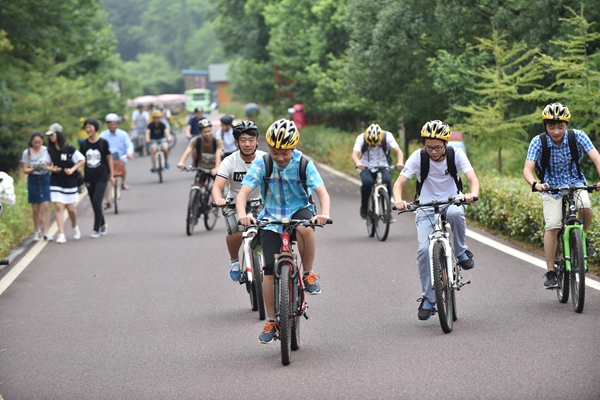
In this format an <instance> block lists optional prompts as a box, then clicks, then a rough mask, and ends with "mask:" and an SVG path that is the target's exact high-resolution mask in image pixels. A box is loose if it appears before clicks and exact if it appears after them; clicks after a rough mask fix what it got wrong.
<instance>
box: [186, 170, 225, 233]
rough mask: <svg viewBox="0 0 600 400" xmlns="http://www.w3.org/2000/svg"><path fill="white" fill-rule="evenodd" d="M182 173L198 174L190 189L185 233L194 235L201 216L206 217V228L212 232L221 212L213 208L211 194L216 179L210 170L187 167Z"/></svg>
mask: <svg viewBox="0 0 600 400" xmlns="http://www.w3.org/2000/svg"><path fill="white" fill-rule="evenodd" d="M182 171H195V172H196V177H195V178H194V184H193V185H192V187H191V189H190V197H189V201H188V208H187V218H186V220H185V232H186V233H187V235H188V236H191V235H192V233H194V227H195V226H196V225H197V224H198V219H199V218H200V216H203V217H204V227H205V228H206V230H209V231H210V230H212V229H213V228H214V227H215V224H216V223H217V218H219V210H218V209H217V208H213V207H212V203H213V199H212V195H211V193H210V192H211V190H212V185H213V182H214V178H213V177H212V175H211V174H210V169H204V168H196V167H192V166H187V167H185V168H184V169H182Z"/></svg>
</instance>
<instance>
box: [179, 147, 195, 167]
mask: <svg viewBox="0 0 600 400" xmlns="http://www.w3.org/2000/svg"><path fill="white" fill-rule="evenodd" d="M191 152H192V149H191V148H190V147H189V146H188V147H186V149H185V151H184V152H183V155H182V156H181V159H180V160H179V163H177V168H179V169H183V168H185V160H187V158H188V156H189V155H190V153H191Z"/></svg>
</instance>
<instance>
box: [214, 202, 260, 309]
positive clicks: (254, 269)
mask: <svg viewBox="0 0 600 400" xmlns="http://www.w3.org/2000/svg"><path fill="white" fill-rule="evenodd" d="M261 204H262V201H261V200H249V201H247V202H246V205H247V206H248V207H257V206H259V205H261ZM212 206H213V207H227V208H235V201H233V202H228V203H226V204H224V205H222V206H217V205H216V204H215V203H214V202H213V203H212ZM247 215H251V216H252V217H254V218H256V217H257V216H256V215H252V212H249V213H248V214H247ZM240 226H241V225H240ZM257 235H258V228H257V227H256V226H247V227H244V232H242V256H241V257H240V269H241V271H242V276H241V277H240V281H239V282H240V285H243V284H246V290H247V291H248V294H249V295H250V306H251V307H252V311H258V318H259V319H260V320H261V321H264V320H265V318H266V317H267V316H266V313H265V299H264V297H263V289H262V282H263V269H262V266H263V258H262V254H260V253H256V252H255V251H254V249H253V246H254V245H253V240H254V239H255V238H256V237H257Z"/></svg>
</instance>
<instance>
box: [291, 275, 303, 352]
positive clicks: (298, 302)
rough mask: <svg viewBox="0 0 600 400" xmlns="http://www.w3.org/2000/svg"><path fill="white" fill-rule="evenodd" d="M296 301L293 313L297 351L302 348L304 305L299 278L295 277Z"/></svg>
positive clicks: (293, 334)
mask: <svg viewBox="0 0 600 400" xmlns="http://www.w3.org/2000/svg"><path fill="white" fill-rule="evenodd" d="M294 288H295V289H294V294H293V296H294V299H295V301H294V303H293V310H294V314H293V315H292V317H293V318H292V350H293V351H296V350H298V349H299V348H300V317H301V315H300V313H299V312H298V311H299V310H300V307H302V289H301V288H300V285H299V284H298V278H297V277H296V279H294Z"/></svg>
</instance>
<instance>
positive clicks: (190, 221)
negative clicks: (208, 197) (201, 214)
mask: <svg viewBox="0 0 600 400" xmlns="http://www.w3.org/2000/svg"><path fill="white" fill-rule="evenodd" d="M198 195H199V193H198V189H192V190H191V191H190V200H189V201H188V209H187V218H186V219H185V233H187V235H188V236H192V233H194V227H195V226H196V222H197V221H198V217H197V215H198Z"/></svg>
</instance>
